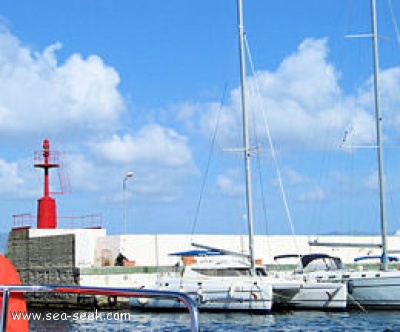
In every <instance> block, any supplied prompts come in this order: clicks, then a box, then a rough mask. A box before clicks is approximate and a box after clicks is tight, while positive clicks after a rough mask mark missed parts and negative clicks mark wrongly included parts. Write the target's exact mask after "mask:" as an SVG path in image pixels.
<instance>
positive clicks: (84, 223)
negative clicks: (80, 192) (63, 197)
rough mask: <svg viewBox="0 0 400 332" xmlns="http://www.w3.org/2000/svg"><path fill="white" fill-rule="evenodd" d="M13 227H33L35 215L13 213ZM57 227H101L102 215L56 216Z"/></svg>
mask: <svg viewBox="0 0 400 332" xmlns="http://www.w3.org/2000/svg"><path fill="white" fill-rule="evenodd" d="M12 217H13V228H25V227H27V228H28V227H29V228H30V227H35V226H36V221H37V216H35V215H33V214H30V213H23V214H14V215H13V216H12ZM57 224H58V228H101V227H103V216H102V215H101V214H89V215H84V216H58V217H57Z"/></svg>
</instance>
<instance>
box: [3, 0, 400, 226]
mask: <svg viewBox="0 0 400 332" xmlns="http://www.w3.org/2000/svg"><path fill="white" fill-rule="evenodd" d="M378 11H379V28H380V35H382V36H384V37H385V38H382V39H381V41H380V45H381V47H380V50H381V52H380V59H381V69H382V75H381V88H382V113H383V126H384V146H385V169H386V182H387V213H388V229H389V231H390V232H394V231H395V230H396V229H398V228H400V227H399V226H400V223H399V217H398V216H399V209H398V206H399V202H400V195H399V194H400V181H399V169H400V168H399V162H400V160H399V158H398V157H397V156H396V155H397V154H398V151H399V150H398V147H399V146H400V144H399V138H400V137H399V133H398V132H399V131H398V128H399V124H400V113H399V111H398V110H399V106H400V97H399V93H398V91H399V87H400V67H399V63H400V61H399V59H400V57H399V43H398V37H397V36H396V24H397V21H396V20H397V19H398V18H399V17H400V4H398V3H396V2H392V1H387V2H384V1H381V2H379V6H378ZM392 13H393V14H394V15H393V17H392V16H391V15H392ZM369 19H370V14H369V1H360V0H356V1H342V0H336V1H328V0H326V1H309V0H308V1H301V2H299V1H294V0H288V1H269V0H244V21H245V22H244V23H245V30H246V36H247V40H248V44H249V53H250V54H251V58H252V63H253V67H254V72H252V70H251V68H250V66H248V68H247V74H248V86H249V89H248V90H249V97H248V101H249V103H248V104H249V112H250V113H251V116H250V118H251V120H250V123H251V132H252V138H251V144H252V145H254V146H255V145H259V146H260V149H259V154H258V156H257V155H256V154H254V155H253V158H252V162H253V166H254V168H253V180H254V214H255V221H254V227H255V233H256V234H289V230H290V228H289V226H288V222H287V216H286V213H285V208H284V205H283V203H282V197H281V194H280V190H279V186H278V180H277V173H276V170H275V167H274V163H273V161H272V158H271V152H270V148H269V145H268V142H267V140H266V137H267V135H266V132H267V130H266V126H265V125H267V127H268V128H269V130H270V132H271V135H272V140H273V142H274V148H275V150H276V155H277V158H278V163H279V170H280V173H281V175H282V182H283V185H284V188H285V193H286V197H287V203H288V208H289V210H290V213H291V218H292V221H293V224H294V228H295V230H296V233H298V234H315V233H327V232H346V233H350V234H351V233H352V232H354V231H358V232H366V233H376V232H378V227H379V226H378V225H379V221H378V196H377V180H376V179H377V178H376V162H375V159H376V158H375V151H374V149H372V148H358V149H356V148H351V147H353V146H363V147H366V146H371V145H374V133H375V131H374V125H373V124H374V122H373V109H372V97H371V81H370V80H371V72H372V71H371V70H372V65H371V41H370V39H369V38H363V39H353V38H351V39H349V38H345V35H348V34H359V33H369V32H370V22H369ZM393 20H394V21H393ZM393 22H395V24H393ZM0 28H1V29H0V138H1V139H0V146H1V150H0V151H1V154H0V214H1V223H2V227H3V229H5V230H8V229H9V228H10V227H11V225H12V215H14V214H20V213H32V214H36V200H37V199H38V198H40V197H41V195H42V182H41V181H42V174H41V172H40V171H39V170H37V169H34V168H33V163H34V160H33V153H34V151H37V150H40V149H41V145H42V141H43V139H44V138H49V139H50V142H51V148H52V150H56V151H62V152H65V164H66V170H67V171H68V178H69V181H70V184H71V193H70V194H68V195H61V196H57V197H56V199H57V204H58V214H59V215H60V216H81V215H89V214H101V215H102V216H103V226H104V227H106V228H107V230H108V233H110V234H118V233H122V232H123V231H124V226H123V204H122V201H123V193H122V183H123V179H124V176H125V174H126V173H127V172H128V171H132V172H134V177H133V178H130V179H129V180H127V183H126V184H127V185H126V191H125V197H126V216H127V231H128V233H190V232H192V231H194V232H195V233H210V234H225V233H227V234H239V233H245V232H246V222H245V220H244V219H245V216H244V215H245V203H244V175H243V168H242V166H243V161H242V158H241V155H240V153H237V152H232V151H231V152H228V151H227V150H229V149H235V148H238V147H239V146H240V145H241V123H240V107H239V98H238V96H239V95H238V91H239V90H238V88H239V59H238V45H237V44H238V41H237V21H236V1H235V0H225V1H215V0H202V1H182V0H172V1H161V0H158V1H154V0H150V1H144V0H137V1H127V0H121V1H92V0H84V1H82V0H79V1H78V0H71V1H67V2H65V1H58V0H51V1H50V0H47V1H44V0H43V1H40V5H39V3H38V2H33V1H26V0H25V1H22V0H13V1H11V0H5V1H2V2H1V3H0ZM217 119H219V121H218V126H216V123H217ZM216 128H217V129H216ZM214 132H215V133H216V134H215V142H214V144H213V145H212V144H211V142H212V137H213V133H214ZM254 133H257V137H258V139H257V141H256V138H255V137H256V136H255V135H253V134H254ZM345 133H347V134H345ZM345 136H346V142H345V145H346V147H342V148H341V147H340V146H341V144H342V139H343V137H345ZM211 146H213V148H212V149H211ZM210 151H212V152H210ZM207 160H210V162H209V163H208V162H207ZM205 174H206V175H207V176H205ZM51 175H52V180H53V181H52V183H53V184H52V185H53V188H54V189H55V190H56V189H57V185H56V180H57V173H56V172H53V173H52V174H51ZM261 184H262V185H261ZM202 188H203V189H202ZM199 197H201V200H200V199H199ZM199 202H200V203H199ZM196 211H197V212H196Z"/></svg>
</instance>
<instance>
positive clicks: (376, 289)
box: [309, 0, 400, 309]
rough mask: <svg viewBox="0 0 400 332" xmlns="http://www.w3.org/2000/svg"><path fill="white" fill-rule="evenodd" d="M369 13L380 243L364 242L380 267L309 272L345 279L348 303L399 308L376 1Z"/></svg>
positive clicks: (399, 284)
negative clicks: (392, 266) (390, 242)
mask: <svg viewBox="0 0 400 332" xmlns="http://www.w3.org/2000/svg"><path fill="white" fill-rule="evenodd" d="M371 12H372V15H371V17H372V29H373V31H372V40H373V57H374V101H375V126H376V143H377V144H376V146H377V159H378V181H379V200H380V204H379V207H380V226H381V227H380V228H381V243H380V244H378V245H376V244H375V245H373V244H371V245H368V247H375V248H381V249H382V254H381V256H380V257H379V258H380V262H381V268H380V270H371V271H349V270H344V269H343V268H338V269H335V270H331V269H322V270H319V271H313V272H312V273H310V274H309V275H311V276H312V277H313V278H314V277H315V278H317V279H318V280H320V281H327V280H329V281H331V280H338V281H340V282H346V283H347V285H348V291H349V304H350V305H356V306H362V307H372V308H375V309H399V308H400V271H398V270H389V269H388V260H389V256H388V253H389V251H388V248H387V239H386V238H387V234H386V203H385V196H386V192H385V183H384V176H383V174H384V167H383V149H382V140H381V137H382V133H381V122H382V121H381V120H382V116H381V111H380V95H379V56H378V30H377V21H376V4H375V0H371ZM310 245H314V246H343V247H346V246H347V247H351V246H353V247H356V246H358V247H363V246H365V245H364V244H356V243H340V244H338V243H319V242H317V241H312V242H310Z"/></svg>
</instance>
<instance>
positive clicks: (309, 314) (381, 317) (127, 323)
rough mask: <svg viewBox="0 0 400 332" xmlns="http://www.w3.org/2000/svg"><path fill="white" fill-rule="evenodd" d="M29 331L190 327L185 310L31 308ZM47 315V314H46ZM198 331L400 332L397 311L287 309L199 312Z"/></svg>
mask: <svg viewBox="0 0 400 332" xmlns="http://www.w3.org/2000/svg"><path fill="white" fill-rule="evenodd" d="M31 312H32V313H38V314H40V319H37V318H38V316H37V317H35V319H33V318H32V316H31V319H30V331H36V332H38V331H40V332H42V331H43V332H44V331H57V332H60V331H84V332H89V331H91V332H94V331H104V332H105V331H107V332H111V331H126V332H127V331H170V332H173V331H190V316H189V314H187V313H184V312H180V313H144V312H140V311H109V312H106V311H101V312H95V311H61V310H44V309H41V310H32V311H31ZM46 315H47V316H46ZM200 323H201V331H202V332H204V331H213V332H214V331H216V332H217V331H240V332H245V331H246V332H247V331H338V332H339V331H385V332H390V331H393V332H395V331H396V332H400V312H397V311H370V312H359V311H349V312H321V311H288V312H285V313H278V314H268V315H251V314H240V313H227V314H214V313H201V315H200Z"/></svg>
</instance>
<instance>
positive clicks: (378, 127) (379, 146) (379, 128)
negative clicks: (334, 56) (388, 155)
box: [371, 0, 388, 271]
mask: <svg viewBox="0 0 400 332" xmlns="http://www.w3.org/2000/svg"><path fill="white" fill-rule="evenodd" d="M371 16H372V40H373V57H374V97H375V126H376V142H377V153H378V177H379V204H380V221H381V237H382V258H381V268H382V269H383V270H385V271H386V270H387V269H388V263H387V239H386V203H385V179H384V176H383V174H384V172H383V151H382V116H381V111H380V95H379V55H378V26H377V21H376V4H375V0H371Z"/></svg>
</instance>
